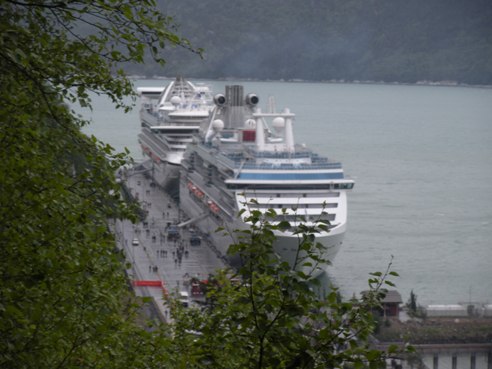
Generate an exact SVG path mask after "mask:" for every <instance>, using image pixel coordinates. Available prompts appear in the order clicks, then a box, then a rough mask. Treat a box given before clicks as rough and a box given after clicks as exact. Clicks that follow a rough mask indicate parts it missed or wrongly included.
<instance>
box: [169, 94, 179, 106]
mask: <svg viewBox="0 0 492 369" xmlns="http://www.w3.org/2000/svg"><path fill="white" fill-rule="evenodd" d="M170 101H171V104H173V105H179V104H181V98H180V97H179V96H173V97H171V100H170Z"/></svg>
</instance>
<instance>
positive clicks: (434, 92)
mask: <svg viewBox="0 0 492 369" xmlns="http://www.w3.org/2000/svg"><path fill="white" fill-rule="evenodd" d="M166 82H167V81H165V80H147V81H137V82H136V85H137V86H161V85H162V86H163V85H164V84H165V83H166ZM205 82H206V83H207V84H209V85H211V86H212V88H213V90H214V92H215V93H223V91H224V86H225V85H227V84H233V83H239V82H224V81H205ZM240 83H241V84H243V85H244V86H245V92H246V93H249V92H253V93H256V94H258V96H259V97H260V104H259V105H260V106H261V107H262V109H266V102H267V100H268V96H271V95H273V96H275V100H276V106H277V110H278V111H280V110H281V109H283V108H284V107H288V108H290V110H291V111H292V112H293V113H295V114H296V119H295V122H294V124H295V125H294V130H295V135H296V141H297V142H298V143H305V144H306V145H307V146H308V147H309V148H311V149H312V150H314V151H316V152H318V153H320V154H322V155H325V156H328V157H330V158H332V159H338V160H340V161H341V162H342V163H343V166H344V170H345V173H346V175H348V176H350V177H352V178H353V179H355V181H356V185H355V188H354V190H353V191H352V192H351V193H350V194H349V200H348V201H349V225H348V231H347V234H346V237H345V241H344V244H343V247H342V249H341V251H340V253H339V254H338V256H337V258H336V259H335V260H334V262H333V266H332V267H331V269H330V272H329V278H330V280H331V281H332V282H334V283H335V284H336V285H337V286H339V287H340V288H341V291H342V293H343V294H344V296H346V297H350V296H352V294H353V293H356V294H357V293H359V292H360V291H362V290H365V289H367V279H368V277H369V275H368V274H369V273H370V272H373V271H384V270H385V269H386V267H387V265H388V263H389V262H390V260H391V256H392V255H393V270H395V271H397V272H398V273H399V274H400V278H396V279H395V278H393V281H394V282H395V283H396V284H397V289H398V290H399V291H400V293H401V294H402V297H403V300H404V301H406V300H407V299H408V297H409V294H410V291H411V290H412V289H413V290H414V292H415V293H416V294H417V299H418V303H420V304H423V305H426V304H432V303H435V304H452V303H457V302H461V301H469V300H470V299H471V300H472V301H480V302H489V303H492V224H491V223H492V118H491V117H492V104H491V102H492V89H482V88H465V87H437V86H432V87H431V86H402V85H363V84H361V85H357V84H324V83H287V82H240ZM137 104H138V102H137ZM93 107H94V111H93V113H92V120H93V124H92V125H91V126H89V127H88V128H87V129H86V132H88V133H92V134H95V135H96V136H97V137H98V138H99V139H101V140H103V141H105V142H107V143H109V144H111V145H112V146H113V147H115V148H116V149H117V150H120V151H121V150H123V148H124V147H128V148H129V149H130V151H131V152H132V155H133V157H134V158H135V159H139V158H141V153H140V149H139V147H138V142H137V134H138V132H139V131H140V122H139V118H138V106H137V108H136V109H135V110H134V111H133V112H132V113H130V114H127V115H124V114H123V113H122V112H117V111H115V110H114V108H113V107H112V106H111V105H110V104H109V102H107V101H106V100H105V99H102V98H94V104H93Z"/></svg>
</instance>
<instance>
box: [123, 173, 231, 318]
mask: <svg viewBox="0 0 492 369" xmlns="http://www.w3.org/2000/svg"><path fill="white" fill-rule="evenodd" d="M124 177H125V178H124V183H125V186H126V190H127V192H128V193H129V194H130V195H131V197H132V198H133V199H135V200H137V201H138V202H139V204H140V207H141V209H142V210H143V211H144V213H145V214H146V216H145V217H144V219H143V220H142V221H141V222H139V223H137V224H133V223H131V222H130V221H128V220H124V221H119V220H118V221H116V222H115V224H114V232H115V235H116V241H117V245H118V247H119V248H120V249H121V250H123V251H124V254H125V257H126V261H127V263H128V265H131V267H130V268H129V269H128V271H127V272H128V276H129V278H130V281H131V283H132V285H133V287H134V289H135V293H136V294H137V296H146V297H151V298H152V299H153V302H154V305H155V307H156V308H157V309H158V315H159V319H160V320H161V321H164V322H169V316H170V314H169V307H168V306H167V305H166V296H168V295H169V294H171V295H174V296H176V297H178V296H179V295H180V294H181V293H183V292H184V294H181V295H182V296H186V295H188V298H189V303H190V304H193V303H198V302H203V299H204V296H203V294H201V293H200V291H199V284H197V281H200V282H202V283H206V281H207V280H208V278H209V276H210V275H211V274H215V273H216V270H217V269H222V268H225V267H227V264H226V261H225V260H224V259H222V258H221V257H219V255H218V254H217V253H216V250H215V248H214V247H213V246H212V245H211V244H210V242H209V241H208V238H207V235H203V234H201V233H200V232H199V231H198V230H197V229H194V227H193V224H192V223H190V222H189V221H188V220H189V218H187V217H186V216H185V215H184V214H183V213H182V212H181V211H180V209H179V208H178V205H177V203H176V202H175V200H173V199H172V198H171V197H170V196H169V195H168V194H167V193H166V192H165V191H164V190H163V189H162V188H160V187H159V186H157V185H156V184H155V183H154V182H153V181H152V179H151V178H150V177H148V176H147V175H146V173H145V171H138V170H137V169H135V168H133V169H127V170H126V173H125V176H124Z"/></svg>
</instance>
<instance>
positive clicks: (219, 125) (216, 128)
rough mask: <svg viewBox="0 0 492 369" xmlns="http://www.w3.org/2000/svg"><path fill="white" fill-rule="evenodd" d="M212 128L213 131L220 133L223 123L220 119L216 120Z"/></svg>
mask: <svg viewBox="0 0 492 369" xmlns="http://www.w3.org/2000/svg"><path fill="white" fill-rule="evenodd" d="M212 128H213V129H214V131H222V130H223V129H224V122H223V121H222V120H221V119H216V120H214V121H213V122H212Z"/></svg>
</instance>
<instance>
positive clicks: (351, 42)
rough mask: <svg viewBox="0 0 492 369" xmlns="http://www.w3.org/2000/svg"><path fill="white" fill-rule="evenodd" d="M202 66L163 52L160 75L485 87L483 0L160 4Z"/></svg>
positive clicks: (490, 24)
mask: <svg viewBox="0 0 492 369" xmlns="http://www.w3.org/2000/svg"><path fill="white" fill-rule="evenodd" d="M160 7H161V9H162V11H163V12H164V13H165V14H167V15H169V16H172V17H173V18H174V20H175V21H176V22H177V23H178V24H180V30H179V32H180V34H182V35H184V36H185V37H187V38H188V39H189V40H190V41H191V42H192V44H193V46H195V47H200V48H203V49H204V59H203V60H202V59H200V58H199V57H198V56H193V55H190V54H189V53H186V52H182V51H180V50H165V53H164V56H165V57H167V61H168V63H167V65H166V67H165V68H164V69H162V68H159V67H157V66H156V65H154V64H152V63H147V64H146V66H145V67H144V69H143V70H142V69H139V70H135V69H133V70H129V71H130V72H131V73H140V74H146V75H147V76H152V75H155V74H157V75H167V76H173V75H175V74H183V75H186V76H189V77H195V78H197V77H203V78H224V77H235V78H258V79H306V80H332V79H337V80H340V79H344V80H372V81H386V82H393V81H398V82H410V83H411V82H417V81H423V80H428V81H457V82H460V83H470V84H492V62H491V61H492V1H491V0H412V1H408V0H365V1H362V0H248V1H244V0H234V1H223V0H220V1H219V0H206V1H203V0H202V1H198V0H161V1H160Z"/></svg>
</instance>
